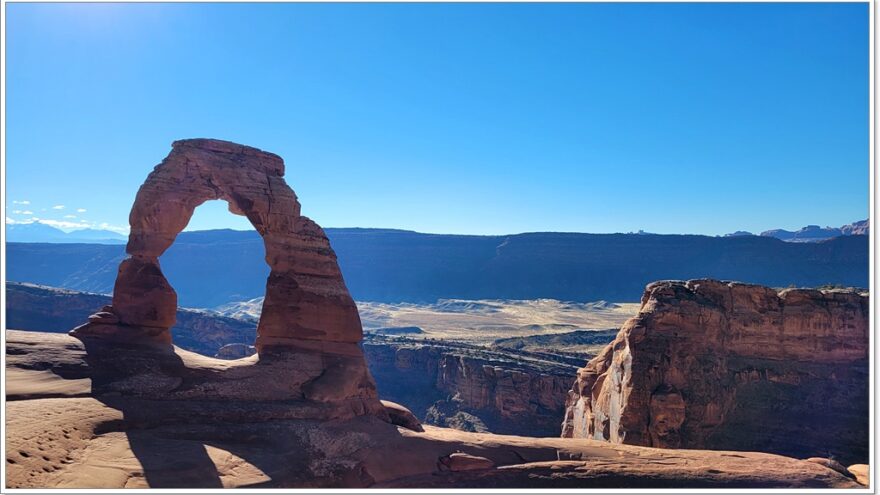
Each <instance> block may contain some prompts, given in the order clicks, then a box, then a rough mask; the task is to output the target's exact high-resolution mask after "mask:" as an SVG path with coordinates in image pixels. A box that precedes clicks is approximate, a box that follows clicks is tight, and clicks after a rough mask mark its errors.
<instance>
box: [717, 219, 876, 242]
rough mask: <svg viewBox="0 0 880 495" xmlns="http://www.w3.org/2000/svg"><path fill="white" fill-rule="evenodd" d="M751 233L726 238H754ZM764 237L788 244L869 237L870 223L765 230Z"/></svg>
mask: <svg viewBox="0 0 880 495" xmlns="http://www.w3.org/2000/svg"><path fill="white" fill-rule="evenodd" d="M753 235H755V234H752V233H751V232H746V231H744V230H738V231H736V232H734V233H732V234H727V236H726V237H743V236H753ZM760 235H761V236H762V237H775V238H776V239H780V240H783V241H786V242H819V241H826V240H828V239H833V238H835V237H841V236H847V235H868V221H867V220H860V221H858V222H853V223H850V224H847V225H844V226H843V227H819V226H818V225H807V226H806V227H804V228H802V229H800V230H795V231H791V230H785V229H773V230H765V231H764V232H761V234H760Z"/></svg>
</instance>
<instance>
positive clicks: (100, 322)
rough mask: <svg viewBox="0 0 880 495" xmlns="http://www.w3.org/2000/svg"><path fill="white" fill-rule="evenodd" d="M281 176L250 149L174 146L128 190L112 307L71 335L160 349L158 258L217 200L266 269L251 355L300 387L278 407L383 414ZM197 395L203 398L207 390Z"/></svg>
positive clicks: (166, 324) (318, 251) (172, 301)
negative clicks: (343, 407)
mask: <svg viewBox="0 0 880 495" xmlns="http://www.w3.org/2000/svg"><path fill="white" fill-rule="evenodd" d="M283 176H284V162H283V161H282V160H281V158H280V157H279V156H277V155H274V154H272V153H267V152H264V151H261V150H258V149H256V148H251V147H248V146H242V145H238V144H235V143H230V142H226V141H217V140H212V139H189V140H184V141H176V142H174V143H173V145H172V150H171V153H169V154H168V156H167V157H166V158H165V159H164V160H163V161H162V163H160V164H159V165H157V166H156V168H155V169H153V171H152V172H151V173H150V175H149V176H148V177H147V180H146V181H145V182H144V184H143V185H142V186H141V188H140V189H139V190H138V193H137V197H136V198H135V202H134V205H133V206H132V209H131V214H130V215H129V223H130V225H131V233H130V235H129V239H128V245H127V247H126V252H127V253H128V254H129V258H127V259H126V260H124V261H123V262H122V263H121V264H120V266H119V274H118V276H117V278H116V284H115V286H114V290H113V304H112V305H111V306H108V307H106V308H104V310H103V311H102V312H101V313H100V314H96V315H94V316H93V317H92V318H90V319H89V320H90V321H89V322H88V323H86V324H85V325H82V326H79V327H77V328H75V329H74V330H73V331H72V332H71V335H74V336H76V337H80V338H89V337H99V338H102V339H104V340H110V341H115V342H124V343H159V344H164V345H167V344H170V342H171V333H170V328H171V327H172V326H174V323H175V312H176V310H177V295H176V294H175V292H174V289H173V288H172V287H171V285H170V284H169V283H168V281H167V280H166V279H165V276H164V275H163V274H162V269H161V268H160V265H159V257H160V256H161V255H162V253H164V252H165V250H166V249H168V247H170V246H171V244H172V243H173V242H174V239H175V237H176V236H177V234H179V233H180V232H181V231H182V230H183V229H184V228H185V227H186V225H187V223H188V222H189V220H190V217H192V214H193V211H194V210H195V208H196V207H197V206H199V205H200V204H202V203H204V202H205V201H209V200H215V199H222V200H225V201H227V202H228V203H229V211H230V212H232V213H235V214H238V215H244V216H246V217H247V218H248V220H250V222H251V224H252V225H253V226H254V228H255V229H256V230H257V232H259V234H260V235H261V236H262V237H263V241H264V243H265V248H266V262H267V263H268V265H269V267H270V269H271V271H270V274H269V278H268V280H267V282H266V296H265V301H264V303H263V310H262V316H261V318H260V322H259V325H258V327H257V339H256V343H255V345H256V348H257V351H258V352H259V354H260V355H261V358H266V357H268V356H269V355H272V356H276V355H277V356H281V359H280V360H279V361H276V362H275V364H278V363H280V362H282V361H285V360H288V361H289V360H290V359H288V358H292V357H294V355H296V356H299V357H298V358H297V359H298V360H299V361H300V362H299V364H298V365H297V366H296V369H295V370H293V369H288V368H290V367H289V366H287V365H284V366H282V368H284V369H287V370H288V371H290V372H291V373H293V372H295V374H297V376H299V377H300V378H299V379H298V380H297V383H298V385H297V386H293V385H289V386H288V390H287V392H285V393H283V394H281V395H279V396H278V398H284V396H285V395H286V396H287V397H289V398H299V397H301V396H304V397H305V398H306V399H311V400H316V401H324V402H326V401H336V400H345V399H350V398H359V399H364V400H367V401H368V402H370V404H369V405H368V406H366V407H365V408H366V409H370V410H375V411H384V410H383V409H382V408H381V406H380V405H379V404H378V399H377V397H376V393H375V384H374V383H373V380H372V378H371V377H370V375H369V373H368V372H367V370H366V365H365V363H364V359H363V353H362V352H361V350H360V348H359V347H358V345H357V343H358V342H359V341H360V339H361V336H362V330H361V323H360V317H359V316H358V312H357V307H356V306H355V304H354V301H353V300H352V298H351V296H350V295H349V293H348V289H347V288H346V286H345V282H344V281H343V279H342V273H341V272H340V270H339V266H338V265H337V263H336V255H335V254H334V252H333V249H331V247H330V242H329V241H328V240H327V236H326V235H325V234H324V231H323V230H322V229H321V227H319V226H318V225H317V224H316V223H315V222H313V221H311V220H310V219H308V218H306V217H304V216H302V215H300V204H299V202H298V201H297V198H296V194H294V192H293V190H291V189H290V187H289V186H288V185H287V183H286V182H285V181H284V177H283ZM218 269H222V267H218ZM288 378H289V377H288ZM200 393H206V394H208V395H210V394H209V393H208V392H207V389H206V390H204V391H202V392H200ZM357 409H364V407H359V408H357Z"/></svg>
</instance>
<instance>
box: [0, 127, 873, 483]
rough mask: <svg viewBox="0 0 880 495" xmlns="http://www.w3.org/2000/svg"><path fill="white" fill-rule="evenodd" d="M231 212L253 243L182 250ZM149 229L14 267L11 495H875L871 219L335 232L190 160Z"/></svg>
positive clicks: (236, 153) (152, 186) (139, 207)
mask: <svg viewBox="0 0 880 495" xmlns="http://www.w3.org/2000/svg"><path fill="white" fill-rule="evenodd" d="M211 200H223V201H225V202H227V203H228V205H229V211H230V212H231V213H233V214H236V215H243V216H245V217H246V218H247V219H248V220H249V221H250V223H251V224H252V225H253V227H254V229H255V231H251V232H238V231H201V232H182V231H183V229H184V228H185V227H186V226H187V223H188V222H189V221H190V217H191V216H192V215H193V212H194V211H195V209H196V208H197V207H198V206H199V205H201V204H202V203H204V202H206V201H211ZM130 225H131V231H130V234H129V236H128V238H127V244H126V245H125V246H124V247H123V246H122V245H121V244H119V243H118V239H115V240H114V239H109V240H108V239H104V238H102V237H100V235H98V237H97V238H99V239H101V241H102V242H101V243H94V242H81V241H82V239H78V240H76V241H71V242H67V241H59V240H58V239H59V238H58V237H57V236H56V237H55V238H54V239H55V240H54V241H50V242H28V241H29V240H28V239H27V238H21V239H19V242H14V241H13V242H9V243H8V244H7V254H8V259H7V269H8V271H7V280H6V287H5V289H6V301H7V307H6V312H5V322H6V328H7V332H6V350H5V351H6V352H5V359H6V384H5V385H6V400H7V409H6V476H7V478H6V484H7V486H8V487H12V488H46V487H53V488H134V487H153V488H169V487H170V488H183V487H201V488H219V487H251V488H259V487H264V488H268V487H348V488H358V487H359V488H366V487H371V488H382V487H385V488H407V487H409V488H413V487H418V488H450V487H468V488H480V487H496V488H497V487H520V488H542V487H543V488H565V487H578V488H621V487H625V488H626V487H628V488H864V487H865V486H867V485H868V483H869V468H868V465H867V464H868V461H869V457H870V452H869V442H868V435H869V332H870V328H869V313H870V309H869V294H868V290H867V289H866V288H865V287H867V285H868V284H867V282H868V280H867V264H868V258H869V253H868V237H867V234H868V231H867V228H868V227H867V221H863V222H856V223H854V224H851V225H846V226H843V227H839V228H826V229H821V228H812V227H808V228H805V229H803V230H801V231H798V232H781V231H773V232H769V233H766V234H767V235H763V234H762V235H751V234H748V233H737V235H730V236H725V237H708V236H675V235H653V234H645V233H640V234H603V235H600V234H559V233H534V234H520V235H511V236H448V235H447V236H443V235H429V234H418V233H415V232H408V231H397V230H387V229H327V231H325V230H324V229H322V228H321V227H320V226H318V225H317V224H316V223H315V222H313V221H312V220H310V219H309V218H307V217H305V216H303V215H301V214H300V203H299V200H298V198H297V196H296V194H295V193H294V192H293V190H292V189H291V188H290V187H289V186H288V184H287V182H286V180H285V164H284V162H283V160H282V159H281V158H280V157H279V156H277V155H274V154H272V153H268V152H265V151H262V150H258V149H256V148H252V147H248V146H244V145H239V144H235V143H231V142H227V141H219V140H212V139H190V140H182V141H176V142H175V143H174V144H173V146H172V150H171V152H170V154H169V155H168V156H167V157H166V158H165V159H164V160H163V161H162V162H161V163H160V164H159V165H157V166H156V168H155V169H154V170H153V171H152V172H151V173H150V175H149V176H148V177H147V179H146V181H145V182H144V184H143V185H142V186H141V188H140V190H139V191H138V194H137V196H136V198H134V204H133V206H132V210H131V215H130ZM89 235H91V236H93V237H94V236H96V235H97V234H94V233H90V234H89ZM34 240H36V239H34V238H31V239H30V241H34ZM43 240H45V239H43ZM104 241H106V242H104ZM337 260H338V262H337Z"/></svg>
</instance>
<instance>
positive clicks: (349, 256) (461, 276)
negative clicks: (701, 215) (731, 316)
mask: <svg viewBox="0 0 880 495" xmlns="http://www.w3.org/2000/svg"><path fill="white" fill-rule="evenodd" d="M326 231H327V235H328V236H329V238H330V241H331V244H332V246H333V249H334V250H335V251H336V253H337V255H338V257H339V263H340V267H341V269H342V273H343V275H344V277H345V281H346V284H347V285H348V287H349V290H350V291H351V293H352V295H353V296H354V297H355V299H357V300H359V301H377V302H419V303H431V302H435V301H437V300H438V299H444V298H446V299H537V298H551V299H558V300H563V301H596V300H600V299H604V300H607V301H616V302H626V301H633V302H634V301H638V300H639V298H640V297H641V294H642V291H643V289H644V287H645V285H646V284H647V283H649V282H653V281H656V280H665V279H693V278H701V277H712V278H717V279H723V280H738V281H742V282H750V283H758V284H763V285H769V286H775V287H787V286H790V285H794V286H799V287H814V286H819V285H825V284H840V285H845V286H856V287H866V286H867V285H868V252H869V249H868V237H867V236H865V235H848V236H841V237H836V238H833V239H830V240H826V241H823V242H809V243H796V242H783V241H781V240H779V239H776V238H773V237H767V236H736V237H708V236H699V235H652V234H572V233H552V232H545V233H531V234H518V235H509V236H472V235H437V234H421V233H417V232H409V231H403V230H389V229H326ZM124 256H125V252H124V247H123V246H120V245H100V244H37V243H17V242H11V243H9V244H8V245H7V280H10V281H17V282H31V283H37V284H43V285H51V286H56V287H64V288H69V289H74V290H81V291H89V292H98V293H110V292H112V290H113V283H114V280H115V278H116V273H117V268H118V264H119V262H120V261H121V260H122V259H123V258H124ZM264 257H265V251H264V248H263V242H262V239H261V238H260V236H259V235H258V234H257V233H256V232H255V231H233V230H210V231H199V232H184V233H181V234H180V235H179V236H178V238H177V240H176V242H175V243H174V244H173V245H172V246H171V248H170V249H169V250H168V252H166V253H165V255H163V256H162V258H161V263H162V269H163V271H164V272H165V274H166V276H167V277H168V279H169V281H170V282H171V283H172V285H173V286H174V288H175V289H176V290H177V293H178V296H179V302H180V305H181V306H187V307H195V308H212V307H216V306H219V305H222V304H226V303H229V302H234V301H245V300H248V299H253V298H256V297H260V296H262V295H263V294H264V290H265V285H266V277H267V275H268V267H267V266H266V263H265V261H264Z"/></svg>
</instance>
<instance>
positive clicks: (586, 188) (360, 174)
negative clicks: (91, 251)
mask: <svg viewBox="0 0 880 495" xmlns="http://www.w3.org/2000/svg"><path fill="white" fill-rule="evenodd" d="M6 10H7V11H6V14H7V17H6V25H7V29H8V31H7V47H6V48H7V65H6V69H7V108H6V111H7V114H6V119H7V120H6V122H7V129H6V132H7V134H6V139H7V141H6V142H7V155H6V158H7V196H6V203H7V207H8V209H7V215H6V216H7V217H9V218H12V219H13V221H26V219H28V218H33V217H36V218H40V219H44V220H49V221H50V222H54V223H55V224H56V225H64V226H67V227H70V226H71V225H74V226H75V225H85V224H89V225H100V224H108V225H110V226H115V227H120V226H126V225H127V219H128V211H129V208H130V206H131V202H132V200H133V198H134V195H135V193H136V191H137V188H138V186H139V185H140V184H141V183H142V182H143V180H144V178H145V177H146V175H147V173H148V172H149V171H150V170H151V169H152V167H153V166H155V165H156V164H157V163H158V162H159V161H160V160H161V159H162V158H163V157H164V156H165V154H167V152H168V151H169V149H170V144H171V142H172V141H173V140H175V139H181V138H189V137H214V138H219V139H228V140H232V141H237V142H240V143H244V144H249V145H253V146H257V147H259V148H262V149H265V150H268V151H272V152H275V153H278V154H280V155H281V156H283V157H284V159H285V161H286V163H287V181H288V183H289V184H290V185H291V186H292V187H293V188H294V190H295V191H296V192H297V194H298V195H299V197H300V200H301V202H302V203H303V212H304V213H305V214H306V215H309V216H310V217H312V218H313V219H315V220H316V221H317V222H319V223H320V224H322V225H324V226H327V227H352V226H357V227H394V228H403V229H412V230H418V231H422V232H442V233H470V234H499V233H517V232H529V231H579V232H627V231H634V230H638V229H644V230H646V231H650V232H660V233H703V234H724V233H727V232H732V231H735V230H740V229H742V230H751V231H761V230H765V229H770V228H777V227H782V228H790V229H791V228H798V227H801V226H803V225H805V224H808V223H815V224H820V225H823V226H824V225H834V226H837V225H841V224H844V223H849V222H851V221H854V220H860V219H863V218H866V217H867V215H868V194H869V192H868V191H869V184H868V171H869V157H868V143H869V135H868V133H869V131H868V118H869V113H868V91H869V80H868V33H869V26H868V4H867V3H862V4H815V3H814V4H760V3H757V4H665V5H664V4H545V5H540V4H514V5H498V4H408V5H389V4H374V5H366V4H361V5H358V4H323V5H321V4H293V5H291V4H220V5H210V4H116V5H114V4H14V3H11V4H7V7H6ZM13 202H17V203H13ZM23 202H29V204H24V203H23ZM56 206H63V208H57V209H53V207H56ZM77 210H85V211H77ZM16 211H17V212H19V213H15V212H16ZM26 212H29V213H26ZM65 217H67V218H65ZM7 222H9V220H7ZM59 222H60V223H59ZM64 222H69V223H64ZM223 227H232V228H248V227H249V225H248V224H247V222H246V220H243V219H241V218H240V217H234V216H233V215H231V214H229V213H228V212H226V210H225V208H223V207H222V205H220V204H219V203H217V204H206V205H204V206H202V207H201V208H200V209H199V210H197V212H196V215H195V217H194V218H193V221H192V222H191V224H190V227H189V228H190V229H191V230H192V229H205V228H223Z"/></svg>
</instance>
